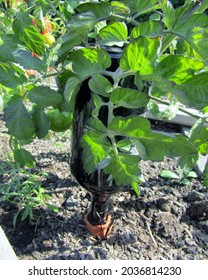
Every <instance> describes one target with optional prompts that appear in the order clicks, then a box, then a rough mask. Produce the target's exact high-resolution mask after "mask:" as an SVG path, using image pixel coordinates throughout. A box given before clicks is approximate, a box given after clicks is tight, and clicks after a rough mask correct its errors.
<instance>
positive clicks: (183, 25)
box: [172, 13, 208, 37]
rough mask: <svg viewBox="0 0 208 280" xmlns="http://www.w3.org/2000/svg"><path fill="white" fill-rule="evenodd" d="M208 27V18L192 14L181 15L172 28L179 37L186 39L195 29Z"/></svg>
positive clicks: (203, 15)
mask: <svg viewBox="0 0 208 280" xmlns="http://www.w3.org/2000/svg"><path fill="white" fill-rule="evenodd" d="M207 26H208V16H207V15H205V14H192V15H190V13H188V15H187V14H186V13H185V14H183V13H182V16H179V17H178V18H177V21H176V23H175V25H174V27H173V28H172V30H173V32H175V33H177V34H180V36H181V37H186V36H187V35H188V34H189V33H190V34H191V33H192V31H193V30H194V29H195V28H196V27H203V28H204V27H207Z"/></svg>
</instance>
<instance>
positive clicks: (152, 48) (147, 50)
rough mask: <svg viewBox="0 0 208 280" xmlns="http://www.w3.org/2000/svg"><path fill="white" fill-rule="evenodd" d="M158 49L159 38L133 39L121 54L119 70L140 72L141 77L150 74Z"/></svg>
mask: <svg viewBox="0 0 208 280" xmlns="http://www.w3.org/2000/svg"><path fill="white" fill-rule="evenodd" d="M159 47H160V38H154V39H150V38H146V37H139V38H137V39H135V40H134V41H132V42H131V43H130V44H129V45H128V46H127V47H126V49H125V50H124V52H123V54H122V57H121V60H120V67H121V69H123V70H124V71H134V72H137V71H140V73H141V74H142V75H148V74H150V73H151V72H152V69H153V66H154V63H155V59H156V58H157V56H158V49H159Z"/></svg>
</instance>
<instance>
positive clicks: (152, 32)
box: [0, 0, 208, 193]
mask: <svg viewBox="0 0 208 280" xmlns="http://www.w3.org/2000/svg"><path fill="white" fill-rule="evenodd" d="M175 2H177V5H175ZM8 3H9V4H8ZM11 3H13V2H11V1H9V2H7V1H6V2H5V1H1V10H0V19H1V24H0V34H1V39H0V87H1V97H2V98H3V107H4V120H5V123H6V126H7V128H8V130H9V134H10V137H11V141H10V143H11V144H12V147H13V152H14V156H15V155H16V154H18V155H19V156H18V157H17V156H16V160H19V161H20V162H24V163H25V165H31V162H34V159H33V156H32V155H29V152H28V153H27V160H28V162H29V164H28V163H27V160H26V159H25V160H24V161H23V160H22V159H21V157H24V156H25V152H24V153H20V151H21V150H22V149H23V146H24V145H25V144H26V143H29V142H31V141H32V140H33V139H35V138H36V137H38V138H44V137H46V135H47V134H48V132H49V130H50V129H52V130H55V131H63V130H65V129H69V126H70V124H71V121H72V118H73V114H74V106H75V101H76V96H77V93H78V92H79V89H80V87H81V86H82V84H83V83H86V82H87V83H88V86H89V88H90V90H91V92H92V93H93V94H92V99H93V103H94V111H93V114H92V116H91V117H90V118H89V122H88V124H87V126H86V127H85V133H84V135H83V137H82V140H81V145H82V149H83V161H84V167H85V170H86V172H88V173H91V172H93V171H94V170H96V169H97V168H98V166H99V168H101V169H102V170H103V171H104V173H106V174H109V176H110V178H111V180H114V181H115V182H116V184H118V185H124V184H130V185H132V187H133V188H134V190H135V191H136V192H137V193H138V184H139V182H140V176H139V175H141V172H142V171H141V170H140V168H139V162H140V161H141V160H152V161H159V160H163V158H164V157H165V156H169V157H179V160H178V163H179V167H180V178H182V177H183V176H185V175H186V174H188V173H189V171H190V170H191V169H192V168H193V167H194V166H195V165H196V162H197V160H198V155H199V154H202V155H206V154H207V151H208V128H207V113H208V70H207V69H208V68H207V65H208V58H207V48H208V40H207V36H208V31H207V30H208V16H207V14H206V12H207V8H208V1H207V0H204V1H200V2H198V1H191V0H186V1H166V0H160V1H157V0H151V1H142V0H128V1H127V0H122V1H108V0H105V1H104V0H103V1H76V0H73V1H45V0H36V1H35V0H34V1H32V0H29V1H26V2H25V1H20V4H19V1H18V5H15V6H13V4H12V5H11ZM16 3H17V2H16ZM112 47H116V48H117V49H119V50H120V53H121V56H120V58H119V64H118V67H117V68H116V69H115V71H109V70H108V69H109V67H110V65H111V64H112V58H111V56H110V55H109V50H110V49H111V48H112ZM51 67H52V68H53V71H52V72H51V71H50V69H51ZM49 78H54V83H55V85H53V86H50V85H49V84H48V82H47V81H48V79H49ZM125 79H129V80H130V81H131V83H132V84H133V86H132V88H129V86H126V85H125V83H124V80H125ZM22 92H24V93H23V94H22ZM160 103H164V104H166V105H167V110H166V111H165V112H160V108H159V106H158V104H160ZM103 106H105V107H106V108H107V109H108V116H107V122H106V123H105V124H104V123H103V122H102V121H101V119H100V118H99V112H100V110H101V108H102V107H103ZM120 107H124V108H127V109H132V110H133V109H140V108H146V109H148V110H149V111H150V112H151V113H152V114H153V115H159V116H160V117H161V118H162V119H171V118H173V117H174V116H175V115H176V113H177V112H178V110H182V111H186V112H187V113H188V114H189V111H188V108H195V109H197V110H198V114H196V115H195V117H196V118H197V119H198V120H197V122H196V123H195V124H194V126H193V127H192V129H191V131H190V133H189V135H188V137H186V136H184V135H166V134H164V133H161V132H155V131H153V130H152V129H151V125H150V122H149V120H148V119H147V118H146V117H145V116H139V115H130V116H127V117H122V116H118V115H116V114H115V112H116V109H117V108H120ZM119 137H122V139H120V138H119ZM118 139H120V140H118ZM24 151H25V149H24ZM132 151H136V154H135V153H133V152H132ZM206 170H207V168H206ZM205 184H207V172H206V173H205Z"/></svg>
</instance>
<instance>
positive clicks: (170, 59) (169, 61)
mask: <svg viewBox="0 0 208 280" xmlns="http://www.w3.org/2000/svg"><path fill="white" fill-rule="evenodd" d="M204 66H205V65H204V63H203V62H201V61H199V60H196V59H193V58H189V57H184V56H179V55H168V56H167V57H165V58H164V59H163V60H162V61H161V62H160V63H159V64H158V66H157V68H156V69H155V73H156V74H159V75H161V76H162V77H163V78H165V79H168V80H169V81H173V82H175V83H176V84H183V83H185V82H186V81H188V80H190V79H191V78H192V77H193V76H194V75H195V73H196V72H197V71H199V70H201V69H202V68H203V67H204Z"/></svg>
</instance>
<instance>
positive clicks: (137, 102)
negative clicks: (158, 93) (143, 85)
mask: <svg viewBox="0 0 208 280" xmlns="http://www.w3.org/2000/svg"><path fill="white" fill-rule="evenodd" d="M110 100H111V102H112V103H114V104H115V105H117V106H122V107H125V108H141V107H144V106H146V105H147V103H148V101H149V99H148V97H147V95H146V94H145V93H143V92H139V91H137V90H134V89H129V88H121V87H118V88H116V89H114V90H113V92H112V93H111V96H110Z"/></svg>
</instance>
